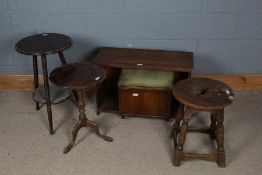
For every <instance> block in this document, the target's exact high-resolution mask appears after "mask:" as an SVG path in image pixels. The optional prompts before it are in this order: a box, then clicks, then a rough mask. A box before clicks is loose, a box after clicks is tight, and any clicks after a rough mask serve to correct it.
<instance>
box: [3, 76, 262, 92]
mask: <svg viewBox="0 0 262 175" xmlns="http://www.w3.org/2000/svg"><path fill="white" fill-rule="evenodd" d="M193 77H208V78H212V79H216V80H220V81H222V82H224V83H226V84H228V85H229V86H230V87H231V88H233V90H235V91H262V75H206V74H203V75H200V74H193ZM39 81H40V84H43V79H42V76H39ZM33 89H34V77H33V76H32V75H24V76H20V75H17V76H15V75H14V76H0V91H32V90H33Z"/></svg>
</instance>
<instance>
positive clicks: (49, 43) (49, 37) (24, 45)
mask: <svg viewBox="0 0 262 175" xmlns="http://www.w3.org/2000/svg"><path fill="white" fill-rule="evenodd" d="M71 46H72V40H71V39H70V37H68V36H66V35H63V34H57V33H43V34H37V35H33V36H28V37H26V38H23V39H22V40H20V41H19V42H17V44H16V46H15V49H16V51H17V52H18V53H21V54H25V55H32V56H33V68H34V88H35V90H37V89H38V86H39V81H38V65H37V56H41V60H42V69H43V78H44V89H45V99H44V101H45V103H46V107H47V113H48V121H49V129H50V134H54V130H53V119H52V109H51V100H50V90H49V83H48V71H47V59H46V55H50V54H57V53H58V55H59V58H60V60H61V63H62V64H66V60H65V57H64V55H63V51H64V50H66V49H68V48H70V47H71ZM68 96H69V95H68ZM61 99H63V100H66V99H67V98H61ZM63 100H60V101H59V102H62V101H63ZM39 102H41V103H43V101H36V110H39Z"/></svg>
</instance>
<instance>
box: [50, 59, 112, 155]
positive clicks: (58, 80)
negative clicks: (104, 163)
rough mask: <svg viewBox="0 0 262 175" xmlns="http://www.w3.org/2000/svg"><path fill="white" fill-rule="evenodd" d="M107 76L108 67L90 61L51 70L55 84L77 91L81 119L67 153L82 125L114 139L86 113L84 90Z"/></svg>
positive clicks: (110, 140)
mask: <svg viewBox="0 0 262 175" xmlns="http://www.w3.org/2000/svg"><path fill="white" fill-rule="evenodd" d="M105 76H106V69H104V68H103V67H100V66H98V65H96V64H94V63H90V62H78V63H72V64H67V65H63V66H60V67H58V68H56V69H54V70H53V71H52V72H51V74H50V77H49V79H50V81H51V82H52V83H53V84H55V85H57V86H59V87H62V88H70V89H72V90H75V91H76V93H77V99H78V108H79V121H78V122H77V124H76V125H75V127H74V128H73V130H72V135H73V138H72V141H71V143H70V144H69V145H68V146H67V147H66V148H65V149H64V153H65V154H66V153H68V152H69V151H70V150H71V149H72V147H73V145H74V143H75V141H76V137H77V133H78V131H79V130H80V129H81V128H82V127H90V128H92V129H93V130H94V131H95V132H96V134H97V135H98V136H99V137H101V138H102V139H104V140H106V141H109V142H112V141H113V139H112V138H111V137H108V136H105V135H102V134H101V133H100V131H99V129H98V126H97V124H96V123H95V122H92V121H90V120H88V119H87V117H86V114H85V102H84V90H90V89H92V88H96V87H97V85H98V84H100V83H101V82H102V81H103V80H104V79H105Z"/></svg>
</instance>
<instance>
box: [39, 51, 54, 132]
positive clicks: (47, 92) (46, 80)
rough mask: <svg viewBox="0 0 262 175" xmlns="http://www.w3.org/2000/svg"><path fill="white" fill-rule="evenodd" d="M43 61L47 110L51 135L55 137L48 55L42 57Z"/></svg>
mask: <svg viewBox="0 0 262 175" xmlns="http://www.w3.org/2000/svg"><path fill="white" fill-rule="evenodd" d="M41 59H42V68H43V78H44V87H45V97H46V108H47V114H48V122H49V129H50V134H51V135H53V134H54V129H53V117H52V109H51V101H50V91H49V83H48V72H47V61H46V55H41Z"/></svg>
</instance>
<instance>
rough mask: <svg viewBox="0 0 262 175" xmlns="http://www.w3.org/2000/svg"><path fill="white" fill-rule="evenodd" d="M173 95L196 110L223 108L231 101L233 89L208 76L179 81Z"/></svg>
mask: <svg viewBox="0 0 262 175" xmlns="http://www.w3.org/2000/svg"><path fill="white" fill-rule="evenodd" d="M173 95H174V96H175V98H176V99H177V100H178V101H180V102H181V103H183V104H185V105H187V106H190V107H192V108H195V109H198V110H218V109H223V108H225V107H226V106H228V105H230V104H231V103H232V100H233V98H234V93H233V90H232V89H231V88H230V87H229V86H228V85H226V84H225V83H223V82H220V81H217V80H212V79H209V78H192V79H186V80H182V81H179V82H178V83H177V84H176V85H175V86H174V88H173Z"/></svg>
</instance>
